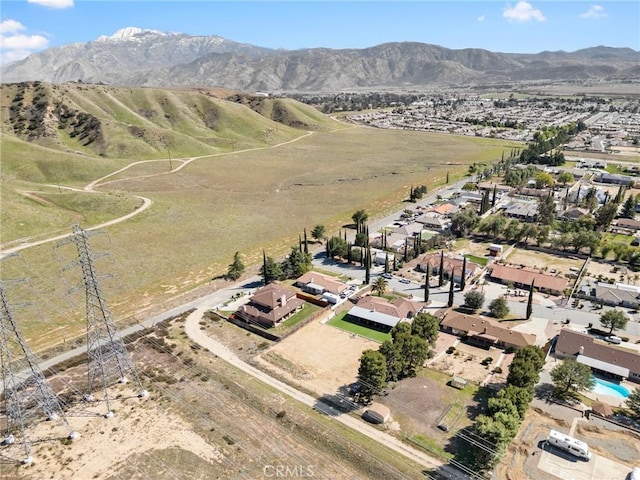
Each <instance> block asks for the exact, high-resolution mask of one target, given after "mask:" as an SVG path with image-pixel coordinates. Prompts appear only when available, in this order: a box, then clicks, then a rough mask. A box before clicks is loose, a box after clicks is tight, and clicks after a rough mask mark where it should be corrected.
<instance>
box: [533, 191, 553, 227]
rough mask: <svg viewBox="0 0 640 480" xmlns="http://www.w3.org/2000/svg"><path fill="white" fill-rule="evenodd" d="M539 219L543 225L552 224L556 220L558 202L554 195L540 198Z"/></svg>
mask: <svg viewBox="0 0 640 480" xmlns="http://www.w3.org/2000/svg"><path fill="white" fill-rule="evenodd" d="M537 220H538V223H539V224H541V225H552V224H553V223H554V222H555V221H556V204H555V202H554V201H553V196H552V195H546V196H544V197H542V198H541V199H540V201H539V203H538V216H537Z"/></svg>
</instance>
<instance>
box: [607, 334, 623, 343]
mask: <svg viewBox="0 0 640 480" xmlns="http://www.w3.org/2000/svg"><path fill="white" fill-rule="evenodd" d="M605 340H606V341H607V342H609V343H614V344H616V345H620V344H621V343H622V339H621V338H620V337H616V336H615V335H609V336H608V337H605Z"/></svg>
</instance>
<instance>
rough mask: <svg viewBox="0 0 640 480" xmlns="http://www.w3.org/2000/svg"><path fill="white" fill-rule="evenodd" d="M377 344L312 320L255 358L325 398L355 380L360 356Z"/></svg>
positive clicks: (375, 347) (376, 346)
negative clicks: (327, 394) (325, 395)
mask: <svg viewBox="0 0 640 480" xmlns="http://www.w3.org/2000/svg"><path fill="white" fill-rule="evenodd" d="M379 346H380V344H379V343H377V342H374V341H373V340H369V339H366V338H362V337H359V336H357V335H354V334H351V333H349V332H345V331H343V330H339V329H337V328H334V327H331V326H329V325H325V324H322V323H320V322H317V321H313V322H311V323H309V324H308V325H305V326H304V327H303V328H301V329H300V330H298V331H297V332H295V333H294V334H292V335H290V336H289V337H287V338H285V339H284V340H281V341H280V342H278V343H276V344H275V345H273V346H272V347H270V348H269V349H267V350H266V351H265V352H263V353H261V354H260V355H258V356H257V357H256V361H258V362H259V363H261V364H262V365H264V366H266V367H268V368H269V369H272V370H273V369H275V370H276V371H277V372H278V373H280V374H283V375H285V376H286V377H288V378H290V379H292V380H294V381H295V382H296V383H298V384H300V385H302V386H303V387H305V388H307V389H308V390H311V391H312V392H315V393H317V394H318V395H324V394H326V393H330V394H334V393H336V392H338V391H339V390H340V387H344V386H345V385H349V384H350V383H353V382H355V381H356V379H357V378H356V377H357V374H358V367H359V365H360V356H361V355H362V352H363V351H364V350H367V349H373V350H377V349H378V347H379Z"/></svg>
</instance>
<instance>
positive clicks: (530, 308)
mask: <svg viewBox="0 0 640 480" xmlns="http://www.w3.org/2000/svg"><path fill="white" fill-rule="evenodd" d="M534 283H535V279H533V280H531V286H530V287H529V297H528V298H527V313H526V317H525V318H526V319H527V320H529V319H530V318H531V314H532V313H533V289H534Z"/></svg>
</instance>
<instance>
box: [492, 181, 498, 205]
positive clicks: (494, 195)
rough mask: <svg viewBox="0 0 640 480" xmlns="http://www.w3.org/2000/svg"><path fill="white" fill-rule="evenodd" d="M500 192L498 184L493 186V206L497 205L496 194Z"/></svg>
mask: <svg viewBox="0 0 640 480" xmlns="http://www.w3.org/2000/svg"><path fill="white" fill-rule="evenodd" d="M497 193H498V185H494V186H493V197H491V206H492V207H495V206H496V195H497Z"/></svg>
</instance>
